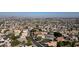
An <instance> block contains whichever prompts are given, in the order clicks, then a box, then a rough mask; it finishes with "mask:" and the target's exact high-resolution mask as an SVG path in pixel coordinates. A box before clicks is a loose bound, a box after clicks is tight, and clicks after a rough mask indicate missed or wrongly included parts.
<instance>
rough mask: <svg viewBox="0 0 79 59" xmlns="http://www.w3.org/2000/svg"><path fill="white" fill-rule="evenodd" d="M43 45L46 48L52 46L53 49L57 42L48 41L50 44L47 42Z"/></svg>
mask: <svg viewBox="0 0 79 59" xmlns="http://www.w3.org/2000/svg"><path fill="white" fill-rule="evenodd" d="M45 44H47V45H48V46H53V47H56V46H57V42H56V41H50V42H47V43H45Z"/></svg>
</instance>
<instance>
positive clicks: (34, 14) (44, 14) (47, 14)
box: [0, 12, 79, 17]
mask: <svg viewBox="0 0 79 59" xmlns="http://www.w3.org/2000/svg"><path fill="white" fill-rule="evenodd" d="M0 16H27V17H78V16H79V12H0Z"/></svg>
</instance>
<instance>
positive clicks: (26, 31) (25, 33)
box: [21, 29, 29, 38]
mask: <svg viewBox="0 0 79 59" xmlns="http://www.w3.org/2000/svg"><path fill="white" fill-rule="evenodd" d="M27 36H29V30H28V29H24V30H23V31H22V34H21V38H26V37H27Z"/></svg>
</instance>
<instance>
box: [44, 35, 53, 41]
mask: <svg viewBox="0 0 79 59" xmlns="http://www.w3.org/2000/svg"><path fill="white" fill-rule="evenodd" d="M45 39H50V40H54V36H53V35H50V34H47V35H45Z"/></svg>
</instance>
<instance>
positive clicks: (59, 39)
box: [56, 37, 65, 42]
mask: <svg viewBox="0 0 79 59" xmlns="http://www.w3.org/2000/svg"><path fill="white" fill-rule="evenodd" d="M56 40H57V41H58V42H59V41H65V39H64V37H57V38H56Z"/></svg>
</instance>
